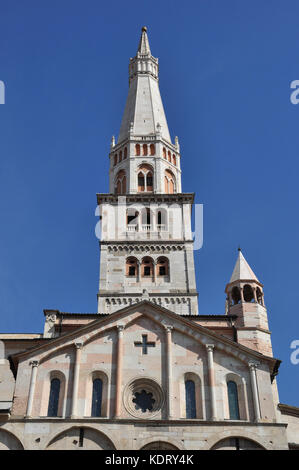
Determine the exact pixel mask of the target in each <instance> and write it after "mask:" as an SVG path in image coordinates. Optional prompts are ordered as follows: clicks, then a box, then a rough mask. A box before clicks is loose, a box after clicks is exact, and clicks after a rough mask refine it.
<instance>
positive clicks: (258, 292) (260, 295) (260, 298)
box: [256, 287, 263, 305]
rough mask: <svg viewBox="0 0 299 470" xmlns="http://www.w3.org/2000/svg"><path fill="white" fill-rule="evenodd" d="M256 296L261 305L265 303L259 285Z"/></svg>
mask: <svg viewBox="0 0 299 470" xmlns="http://www.w3.org/2000/svg"><path fill="white" fill-rule="evenodd" d="M256 298H257V301H258V303H259V304H260V305H263V294H262V291H261V289H260V288H259V287H257V289H256Z"/></svg>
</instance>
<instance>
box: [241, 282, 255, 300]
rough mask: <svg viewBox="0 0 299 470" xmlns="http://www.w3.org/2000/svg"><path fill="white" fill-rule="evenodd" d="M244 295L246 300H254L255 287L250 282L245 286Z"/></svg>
mask: <svg viewBox="0 0 299 470" xmlns="http://www.w3.org/2000/svg"><path fill="white" fill-rule="evenodd" d="M243 295H244V300H245V302H254V295H253V289H252V287H251V286H250V285H249V284H246V285H245V286H244V288H243Z"/></svg>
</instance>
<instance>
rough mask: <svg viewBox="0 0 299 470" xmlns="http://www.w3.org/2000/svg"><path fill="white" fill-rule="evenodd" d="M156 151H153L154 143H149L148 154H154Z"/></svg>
mask: <svg viewBox="0 0 299 470" xmlns="http://www.w3.org/2000/svg"><path fill="white" fill-rule="evenodd" d="M155 153H156V151H155V145H154V144H151V145H150V154H151V155H155Z"/></svg>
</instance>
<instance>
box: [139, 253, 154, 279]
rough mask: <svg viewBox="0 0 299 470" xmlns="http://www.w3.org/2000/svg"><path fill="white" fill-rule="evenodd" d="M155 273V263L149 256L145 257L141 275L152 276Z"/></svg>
mask: <svg viewBox="0 0 299 470" xmlns="http://www.w3.org/2000/svg"><path fill="white" fill-rule="evenodd" d="M153 274H154V263H153V260H152V259H151V258H149V257H148V256H147V257H145V258H143V260H142V263H141V275H142V277H151V276H153Z"/></svg>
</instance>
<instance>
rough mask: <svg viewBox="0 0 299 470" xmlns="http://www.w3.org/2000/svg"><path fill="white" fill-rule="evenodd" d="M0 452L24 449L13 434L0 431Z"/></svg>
mask: <svg viewBox="0 0 299 470" xmlns="http://www.w3.org/2000/svg"><path fill="white" fill-rule="evenodd" d="M0 450H24V447H23V445H22V444H21V442H20V440H19V439H18V438H17V437H16V436H15V435H14V434H12V433H11V432H9V431H6V429H0Z"/></svg>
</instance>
